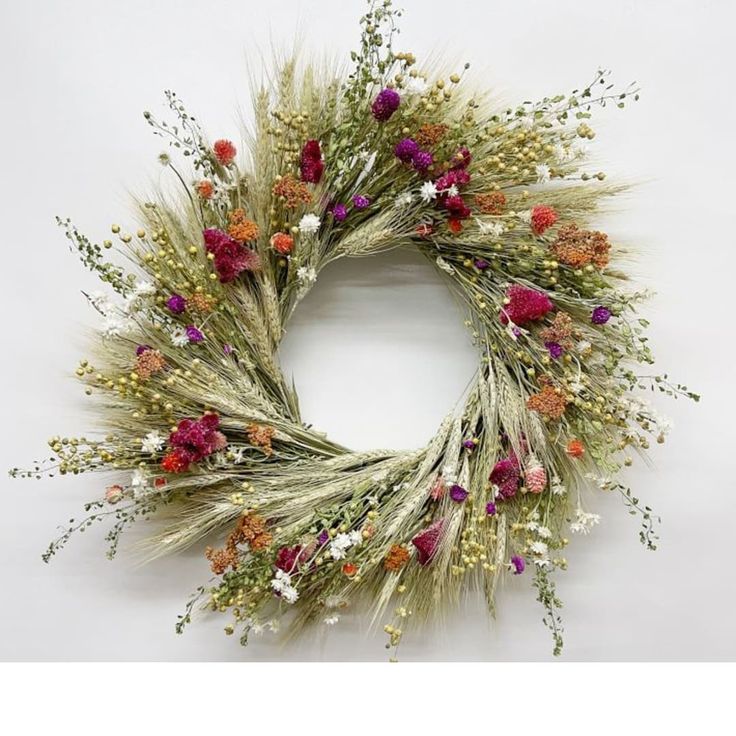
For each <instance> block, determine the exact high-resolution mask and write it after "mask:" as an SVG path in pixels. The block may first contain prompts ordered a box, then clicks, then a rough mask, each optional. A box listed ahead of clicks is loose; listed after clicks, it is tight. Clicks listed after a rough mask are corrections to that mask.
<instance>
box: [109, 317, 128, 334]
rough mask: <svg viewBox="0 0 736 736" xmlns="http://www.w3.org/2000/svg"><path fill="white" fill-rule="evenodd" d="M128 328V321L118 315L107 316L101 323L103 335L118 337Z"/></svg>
mask: <svg viewBox="0 0 736 736" xmlns="http://www.w3.org/2000/svg"><path fill="white" fill-rule="evenodd" d="M129 329H130V322H129V321H128V320H126V319H121V318H120V317H114V316H113V317H107V318H106V319H105V322H104V323H103V325H102V334H103V335H104V337H120V335H122V334H123V333H125V332H127V331H128V330H129Z"/></svg>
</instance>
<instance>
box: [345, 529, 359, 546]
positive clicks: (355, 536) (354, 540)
mask: <svg viewBox="0 0 736 736" xmlns="http://www.w3.org/2000/svg"><path fill="white" fill-rule="evenodd" d="M348 536H349V537H350V542H351V544H354V545H355V544H360V543H361V542H362V541H363V535H362V534H361V533H360V532H359V531H358V530H357V529H353V531H351V532H350V534H348Z"/></svg>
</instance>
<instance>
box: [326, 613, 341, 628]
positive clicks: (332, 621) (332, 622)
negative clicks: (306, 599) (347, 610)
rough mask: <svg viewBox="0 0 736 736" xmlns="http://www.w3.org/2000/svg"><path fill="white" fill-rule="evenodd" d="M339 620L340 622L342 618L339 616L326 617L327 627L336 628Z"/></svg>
mask: <svg viewBox="0 0 736 736" xmlns="http://www.w3.org/2000/svg"><path fill="white" fill-rule="evenodd" d="M339 620H340V617H339V616H338V615H334V616H326V617H325V619H324V623H325V624H326V625H327V626H334V625H335V624H336V623H337V622H338V621H339Z"/></svg>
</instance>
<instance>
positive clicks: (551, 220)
mask: <svg viewBox="0 0 736 736" xmlns="http://www.w3.org/2000/svg"><path fill="white" fill-rule="evenodd" d="M556 222H557V212H555V210H554V209H553V208H552V207H548V206H547V205H544V204H538V205H536V206H535V207H532V223H531V224H532V231H533V232H534V234H535V235H542V234H543V233H544V231H545V230H547V229H548V228H550V227H552V225H554V224H555V223H556Z"/></svg>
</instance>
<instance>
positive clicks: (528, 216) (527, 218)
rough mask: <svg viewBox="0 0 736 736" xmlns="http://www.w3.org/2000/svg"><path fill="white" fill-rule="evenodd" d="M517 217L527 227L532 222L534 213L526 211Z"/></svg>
mask: <svg viewBox="0 0 736 736" xmlns="http://www.w3.org/2000/svg"><path fill="white" fill-rule="evenodd" d="M516 216H517V217H518V218H519V219H520V220H521V221H522V222H523V223H525V224H526V225H529V224H530V223H531V221H532V211H531V210H524V211H523V212H517V213H516Z"/></svg>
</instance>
